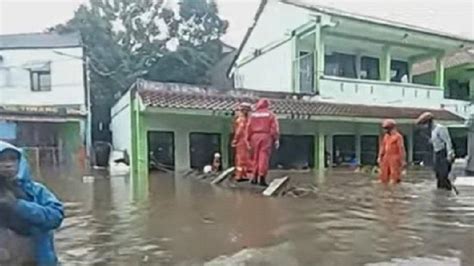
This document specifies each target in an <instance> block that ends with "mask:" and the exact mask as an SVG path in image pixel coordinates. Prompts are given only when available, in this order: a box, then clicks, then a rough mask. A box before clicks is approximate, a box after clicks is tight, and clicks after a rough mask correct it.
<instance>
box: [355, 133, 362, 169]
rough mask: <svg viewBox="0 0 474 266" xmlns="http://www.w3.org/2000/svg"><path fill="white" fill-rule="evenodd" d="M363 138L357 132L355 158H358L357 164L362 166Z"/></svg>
mask: <svg viewBox="0 0 474 266" xmlns="http://www.w3.org/2000/svg"><path fill="white" fill-rule="evenodd" d="M361 145H362V143H361V136H360V133H359V132H357V133H356V135H355V158H356V163H357V164H360V163H361V157H362V156H361V155H362V147H361Z"/></svg>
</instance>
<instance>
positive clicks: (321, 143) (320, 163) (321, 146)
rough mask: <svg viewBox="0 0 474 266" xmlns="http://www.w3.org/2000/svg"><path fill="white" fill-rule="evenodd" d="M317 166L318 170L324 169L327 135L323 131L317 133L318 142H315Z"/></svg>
mask: <svg viewBox="0 0 474 266" xmlns="http://www.w3.org/2000/svg"><path fill="white" fill-rule="evenodd" d="M315 146H316V147H315V153H316V154H315V160H316V163H315V168H316V169H318V170H320V171H321V170H324V168H325V167H324V161H325V149H326V148H325V135H324V133H323V132H318V134H316V143H315Z"/></svg>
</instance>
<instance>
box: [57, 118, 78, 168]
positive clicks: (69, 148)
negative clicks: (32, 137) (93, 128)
mask: <svg viewBox="0 0 474 266" xmlns="http://www.w3.org/2000/svg"><path fill="white" fill-rule="evenodd" d="M58 127H59V130H58V138H59V139H60V140H61V142H62V148H63V151H62V155H61V156H62V158H63V160H64V161H65V162H66V164H74V163H76V162H78V160H77V159H78V157H77V156H78V155H79V151H80V148H81V147H82V146H83V143H82V139H81V125H80V123H79V122H66V123H61V124H58Z"/></svg>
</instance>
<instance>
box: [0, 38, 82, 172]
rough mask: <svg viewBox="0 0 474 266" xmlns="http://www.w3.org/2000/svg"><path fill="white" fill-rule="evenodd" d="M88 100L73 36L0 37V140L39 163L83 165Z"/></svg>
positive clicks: (78, 47) (79, 52) (79, 45)
mask: <svg viewBox="0 0 474 266" xmlns="http://www.w3.org/2000/svg"><path fill="white" fill-rule="evenodd" d="M88 99H89V91H88V87H87V73H86V68H85V55H84V49H83V46H82V43H81V38H80V35H79V34H66V35H57V34H51V33H37V34H16V35H0V139H2V140H6V141H8V142H11V143H13V144H15V145H18V146H20V147H23V148H24V149H25V150H27V151H30V152H32V153H33V155H34V157H35V158H36V160H39V161H41V162H46V161H48V162H52V163H55V164H60V163H65V162H68V163H75V162H76V159H77V160H85V156H86V151H87V147H89V146H90V137H89V112H88V111H89V100H88ZM38 163H40V162H38ZM81 163H83V162H81Z"/></svg>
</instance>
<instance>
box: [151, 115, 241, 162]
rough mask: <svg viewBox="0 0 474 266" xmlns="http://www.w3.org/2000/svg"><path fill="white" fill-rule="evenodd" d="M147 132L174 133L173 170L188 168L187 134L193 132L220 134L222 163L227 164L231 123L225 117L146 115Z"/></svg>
mask: <svg viewBox="0 0 474 266" xmlns="http://www.w3.org/2000/svg"><path fill="white" fill-rule="evenodd" d="M144 120H145V125H146V130H147V131H169V132H173V133H174V138H175V141H174V145H175V164H176V165H175V168H176V169H177V170H178V171H180V170H186V169H189V167H190V151H189V134H190V133H193V132H202V133H219V134H221V145H222V148H221V153H222V161H223V162H227V161H228V158H227V155H228V153H227V149H224V147H228V144H229V140H228V137H227V136H228V135H229V134H230V133H231V124H232V121H231V119H230V118H225V117H212V116H192V115H176V114H159V113H155V114H146V115H145V116H144Z"/></svg>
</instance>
